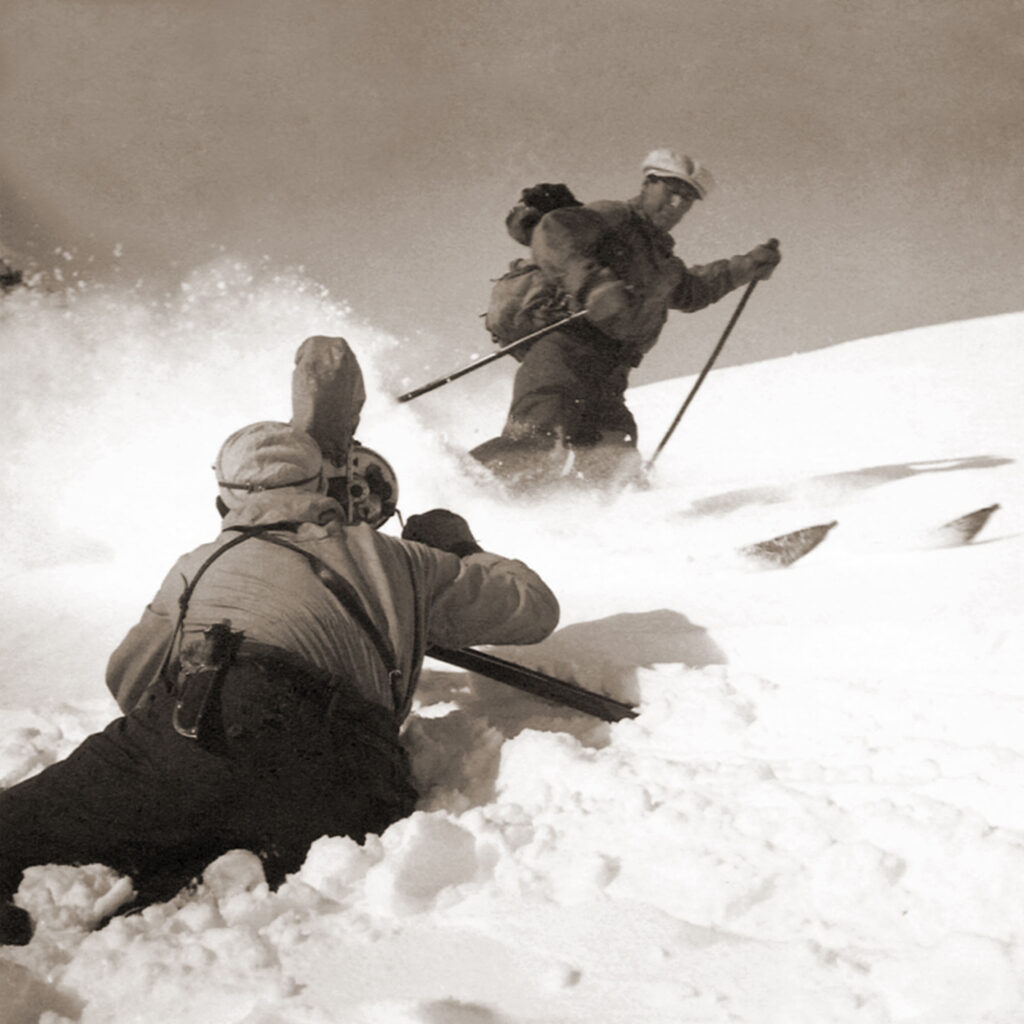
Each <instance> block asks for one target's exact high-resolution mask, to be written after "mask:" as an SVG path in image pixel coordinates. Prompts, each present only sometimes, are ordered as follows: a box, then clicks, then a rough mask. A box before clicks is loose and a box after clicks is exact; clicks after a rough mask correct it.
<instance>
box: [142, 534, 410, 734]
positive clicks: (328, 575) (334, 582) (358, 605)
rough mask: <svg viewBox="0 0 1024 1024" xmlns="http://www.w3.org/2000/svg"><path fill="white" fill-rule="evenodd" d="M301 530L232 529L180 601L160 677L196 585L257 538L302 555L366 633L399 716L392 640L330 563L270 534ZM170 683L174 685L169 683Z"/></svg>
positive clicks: (401, 693)
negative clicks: (222, 559) (226, 557)
mask: <svg viewBox="0 0 1024 1024" xmlns="http://www.w3.org/2000/svg"><path fill="white" fill-rule="evenodd" d="M297 528H298V524H297V523H268V524H266V525H264V526H234V527H230V529H232V530H236V531H238V536H237V537H233V538H232V539H231V540H229V541H228V542H227V543H226V544H222V545H221V546H220V547H219V548H217V550H216V551H214V552H213V554H212V555H210V557H209V558H207V559H206V561H205V562H203V564H202V565H201V566H200V567H199V568H198V569H197V570H196V574H195V576H193V577H192V579H191V581H188V582H187V583H186V585H185V589H184V590H183V591H182V594H181V597H180V598H178V609H179V611H178V621H177V624H176V625H175V627H174V633H173V634H172V635H171V642H170V643H169V644H168V646H167V653H166V654H165V655H164V661H163V664H162V665H161V666H160V676H163V677H164V678H165V680H166V672H167V667H168V665H169V664H170V661H171V653H172V651H173V650H174V645H175V643H176V642H177V640H178V638H179V636H180V635H181V634H182V633H183V631H184V626H185V615H186V613H187V612H188V605H189V601H190V600H191V599H192V594H193V592H194V591H195V589H196V584H198V582H199V579H200V577H201V576H202V575H203V573H205V572H206V570H207V569H208V568H209V567H210V566H211V565H212V564H213V563H214V562H215V561H216V560H217V559H218V558H220V556H221V555H223V554H224V553H225V552H226V551H228V550H229V549H230V548H233V547H235V546H236V545H238V544H241V543H242V542H243V541H246V540H249V539H250V538H252V537H255V538H257V539H258V540H263V541H266V542H267V543H268V544H276V545H277V546H278V547H282V548H288V549H289V550H291V551H294V552H296V553H297V554H299V555H302V557H303V558H305V559H306V561H307V562H308V563H309V565H310V568H311V569H312V570H313V572H314V574H315V575H316V577H317V579H319V580H320V582H321V583H323V585H324V586H325V587H326V588H327V589H328V590H329V591H330V592H331V593H332V594H333V595H334V597H335V598H336V599H337V600H338V602H339V603H340V604H341V606H342V607H343V608H344V609H345V611H347V612H348V614H349V616H350V617H351V618H352V621H353V622H355V623H356V625H357V626H359V627H360V628H361V629H362V631H363V632H364V633H365V634H366V637H367V639H368V640H369V641H370V643H371V644H372V645H373V648H374V650H375V651H376V652H377V655H378V657H379V658H380V660H381V664H382V665H383V666H384V670H385V671H386V672H387V676H388V685H389V686H390V689H391V700H392V703H393V704H394V708H395V712H396V714H397V713H398V712H399V711H400V710H401V708H402V705H403V702H404V701H405V697H406V695H405V692H404V691H405V687H404V686H403V685H402V682H403V680H402V670H401V669H400V668H399V667H398V658H397V657H396V655H395V650H394V647H393V646H392V644H391V641H390V639H389V638H388V637H387V636H386V635H385V634H384V633H382V632H381V631H380V630H379V629H378V628H377V625H376V623H375V622H374V621H373V619H372V618H370V613H369V612H368V611H367V610H366V608H365V606H364V605H363V602H362V601H361V600H360V597H359V594H358V593H357V592H356V590H355V588H354V587H353V586H352V584H351V583H349V581H348V580H346V579H345V578H344V577H343V576H341V575H339V574H338V573H337V572H335V571H334V570H333V569H332V568H331V567H330V566H329V565H328V564H327V563H326V562H324V561H323V560H322V559H320V558H317V556H316V555H314V554H312V553H311V552H309V551H305V550H303V549H302V548H300V547H299V546H298V545H297V544H292V543H290V542H289V541H286V540H284V538H282V537H271V536H269V535H268V533H267V531H269V530H292V531H295V530H296V529H297ZM167 682H168V683H170V682H171V681H170V680H167Z"/></svg>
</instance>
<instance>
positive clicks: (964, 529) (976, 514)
mask: <svg viewBox="0 0 1024 1024" xmlns="http://www.w3.org/2000/svg"><path fill="white" fill-rule="evenodd" d="M998 509H999V505H998V504H995V505H986V506H985V507H984V508H978V509H975V510H974V511H973V512H968V513H967V515H965V516H960V517H959V518H957V519H951V520H950V521H949V522H948V523H943V524H942V526H939V527H937V528H936V529H935V530H934V531H933V533H932V542H933V545H934V546H935V547H956V546H958V545H960V544H969V543H970V542H971V541H972V540H974V538H975V537H976V536H977V535H978V534H979V533H980V532H981V531H982V529H983V528H984V526H985V524H986V523H987V522H988V521H989V519H991V518H992V514H993V513H994V512H996V511H997V510H998Z"/></svg>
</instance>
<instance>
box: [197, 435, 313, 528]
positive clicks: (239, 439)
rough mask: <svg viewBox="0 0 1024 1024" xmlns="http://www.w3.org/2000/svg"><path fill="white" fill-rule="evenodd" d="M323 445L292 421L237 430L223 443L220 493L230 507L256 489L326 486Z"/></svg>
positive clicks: (218, 464)
mask: <svg viewBox="0 0 1024 1024" xmlns="http://www.w3.org/2000/svg"><path fill="white" fill-rule="evenodd" d="M322 466H323V456H322V455H321V453H320V446H319V445H318V444H317V443H316V441H314V440H313V438H311V437H310V436H309V434H307V433H306V432H305V431H303V430H299V429H297V428H296V427H293V426H291V425H290V424H288V423H275V422H273V421H264V422H261V423H251V424H249V426H247V427H242V429H241V430H236V431H235V432H234V433H233V434H232V435H231V436H230V437H229V438H228V439H227V440H226V441H225V442H224V444H223V445H221V449H220V453H219V454H218V455H217V462H216V463H215V465H214V467H213V468H214V470H215V471H216V473H217V484H218V486H219V487H220V496H221V499H222V500H223V502H224V504H225V505H227V506H228V508H235V507H236V506H237V505H240V504H241V503H242V502H243V501H245V499H246V498H247V497H248V496H249V495H250V494H252V493H253V492H254V491H272V490H278V489H280V488H283V487H294V488H296V489H297V490H301V491H319V490H321V489H322V487H323V482H322V476H321V468H322Z"/></svg>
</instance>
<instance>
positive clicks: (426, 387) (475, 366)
mask: <svg viewBox="0 0 1024 1024" xmlns="http://www.w3.org/2000/svg"><path fill="white" fill-rule="evenodd" d="M586 315H587V310H585V309H581V310H580V311H579V312H578V313H573V314H572V315H571V316H567V317H566V318H565V319H564V320H559V321H558V322H557V323H553V324H548V326H547V327H542V328H541V329H540V330H539V331H533V332H532V333H531V334H527V335H525V336H524V337H522V338H517V339H516V340H515V341H513V342H512V343H511V344H510V345H506V346H505V347H504V348H501V349H498V351H497V352H492V353H491V354H490V355H489V356H484V357H483V358H482V359H477V360H476V361H475V362H472V363H470V364H469V365H468V366H463V367H462V368H461V369H459V370H455V372H454V373H449V374H448V375H447V376H445V377H438V378H437V379H436V380H432V381H430V383H429V384H422V385H421V386H420V387H418V388H413V389H412V391H406V393H405V394H404V395H399V396H398V401H399V402H408V401H411V400H412V399H413V398H419V396H420V395H425V394H426V393H427V392H428V391H433V390H434V389H435V388H439V387H443V386H444V385H445V384H450V383H451V382H452V381H453V380H458V379H459V377H464V376H465V375H466V374H467V373H472V372H473V371H474V370H479V369H480V367H481V366H486V365H487V364H488V363H493V362H494V360H495V359H500V358H501V357H502V356H507V355H508V354H509V353H510V352H514V351H515V350H516V349H517V348H520V347H521V346H523V345H525V344H526V343H527V342H530V341H536V340H537V339H538V338H543V337H544V335H545V334H550V333H551V332H552V331H557V330H559V329H560V328H562V327H565V325H566V324H569V323H571V322H572V321H573V320H579V318H580V317H583V316H586Z"/></svg>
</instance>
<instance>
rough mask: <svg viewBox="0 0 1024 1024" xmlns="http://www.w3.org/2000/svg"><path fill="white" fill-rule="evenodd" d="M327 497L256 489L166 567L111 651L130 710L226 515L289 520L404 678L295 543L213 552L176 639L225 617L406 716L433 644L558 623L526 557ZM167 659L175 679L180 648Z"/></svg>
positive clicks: (511, 639)
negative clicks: (461, 544)
mask: <svg viewBox="0 0 1024 1024" xmlns="http://www.w3.org/2000/svg"><path fill="white" fill-rule="evenodd" d="M340 514H341V510H340V507H339V506H338V505H337V503H336V502H334V501H333V500H332V499H330V498H327V497H324V496H323V495H319V494H313V493H305V492H294V491H291V492H288V493H284V492H281V491H276V492H275V491H264V492H259V493H256V494H253V495H252V497H251V498H249V499H248V500H247V501H245V502H244V503H243V504H242V505H240V506H239V507H237V508H235V509H233V510H232V511H231V512H229V513H228V515H227V516H226V517H225V519H224V523H223V526H224V529H225V532H222V533H221V535H220V536H219V537H218V538H217V540H215V541H214V542H213V543H212V544H205V545H203V546H202V547H199V548H196V549H195V550H194V551H192V552H190V553H189V554H187V555H184V556H183V557H182V558H180V559H179V560H178V562H177V563H176V564H175V566H174V567H173V568H172V569H171V571H170V572H169V573H168V574H167V577H166V578H165V579H164V582H163V584H162V585H161V587H160V589H159V591H158V592H157V595H156V597H155V598H154V599H153V601H152V603H151V604H150V605H149V606H148V607H147V608H146V610H145V612H144V613H143V615H142V618H141V620H140V621H139V622H138V624H137V625H135V626H134V627H132V629H131V630H130V631H129V633H128V635H127V636H126V637H125V639H124V640H123V641H122V642H121V644H120V645H119V646H118V648H117V649H116V650H115V651H114V653H113V655H112V656H111V658H110V662H109V664H108V667H107V686H108V687H109V688H110V690H111V692H112V693H113V694H114V696H115V698H116V699H117V702H118V704H119V705H120V707H121V709H122V710H123V711H124V712H125V713H127V712H128V711H129V710H131V709H132V708H133V707H134V706H135V705H136V704H137V703H138V701H139V700H140V699H141V698H142V696H143V695H144V694H145V693H146V692H147V691H148V690H149V689H150V687H152V686H153V685H155V684H157V682H158V679H159V677H160V671H161V666H162V664H163V662H164V659H165V656H166V655H167V652H168V649H169V646H170V645H171V643H172V638H173V634H174V631H175V626H176V623H177V620H178V609H179V604H178V601H179V598H180V597H181V595H182V593H183V591H184V588H185V586H186V581H191V580H192V579H193V578H194V577H195V575H196V571H197V569H198V568H199V567H200V566H201V565H202V564H203V563H204V562H205V561H206V560H207V559H208V558H209V556H210V555H211V554H212V553H213V552H214V551H215V550H217V549H218V548H220V547H222V546H223V545H224V544H226V543H227V542H228V541H230V540H231V539H232V538H234V537H235V536H237V534H236V533H235V532H231V531H230V530H229V528H230V527H232V526H258V525H263V524H277V523H292V524H298V525H297V529H294V530H289V529H281V530H280V531H278V532H277V534H276V535H278V536H280V537H282V538H284V539H286V540H288V541H289V542H290V543H292V544H296V545H297V546H299V547H300V548H302V549H303V550H304V551H307V552H309V553H310V554H312V555H315V556H316V557H317V558H319V559H321V560H322V561H323V562H325V563H326V564H327V565H328V566H329V567H330V568H331V569H333V570H334V571H335V572H337V573H338V574H339V575H341V576H342V577H344V579H346V580H348V582H349V583H350V584H351V585H352V586H353V587H354V588H355V590H356V591H357V593H358V595H359V597H360V598H361V600H362V602H363V605H364V607H365V609H366V611H367V612H368V613H369V615H370V617H371V619H372V620H373V621H374V623H375V624H376V626H377V628H378V630H380V631H381V632H382V633H384V634H385V635H386V636H387V637H389V639H390V642H391V645H392V647H393V649H394V651H395V654H396V658H397V663H398V667H399V668H400V669H401V671H402V680H403V690H402V692H400V693H399V694H398V695H397V696H394V695H393V694H392V689H391V686H390V683H389V679H388V674H387V671H386V669H385V667H384V665H383V663H382V661H381V659H380V657H379V655H378V654H377V652H376V650H375V648H374V646H373V644H372V643H371V641H370V640H369V639H368V637H367V636H366V634H365V633H364V632H363V630H362V629H361V628H360V627H358V626H357V625H355V624H354V623H353V621H352V619H351V618H350V617H349V615H348V613H347V612H346V611H345V610H344V609H343V607H342V606H341V604H340V603H339V601H338V600H337V598H336V597H335V596H334V595H333V594H332V593H331V592H330V591H329V590H328V589H327V587H326V586H325V585H324V584H323V583H322V582H321V581H320V579H319V578H318V577H317V576H316V574H315V573H314V571H313V569H312V567H311V565H310V563H309V562H308V561H307V559H305V558H303V557H302V555H300V554H298V553H297V552H294V551H290V550H287V549H285V548H282V547H278V546H277V545H274V544H270V543H267V542H266V541H262V540H260V539H258V538H251V539H248V540H246V541H244V542H242V543H239V544H237V545H235V546H234V547H233V548H232V549H231V550H229V551H226V552H225V553H224V554H223V555H221V556H220V557H218V558H217V559H216V560H215V561H214V562H213V563H212V564H211V565H210V566H209V567H208V568H207V569H206V571H205V572H204V573H203V575H202V577H201V579H200V581H199V583H198V584H197V586H196V588H195V590H194V593H193V594H192V596H191V598H190V601H189V604H188V614H187V617H186V620H185V622H186V625H185V639H184V643H185V644H188V642H189V639H190V638H194V637H195V636H197V635H198V634H199V633H200V632H201V631H202V630H204V629H205V628H207V627H208V626H210V625H212V624H214V623H217V622H221V621H224V620H229V621H230V623H231V626H232V628H233V629H235V630H242V631H244V633H245V636H246V638H247V639H249V640H252V641H256V642H258V643H261V644H269V645H271V646H273V647H277V648H282V649H284V650H285V651H287V652H289V653H290V654H292V655H294V656H296V657H298V658H299V659H301V660H302V661H304V662H306V663H308V664H310V665H312V666H315V667H317V668H320V669H326V670H327V671H329V672H331V673H332V674H335V675H338V676H341V677H342V678H345V679H348V680H350V681H351V683H352V685H353V686H354V687H355V688H356V689H357V691H358V693H359V694H360V695H361V696H362V697H364V698H366V699H367V700H369V701H372V702H373V703H375V704H378V705H381V706H383V707H385V708H387V709H388V710H390V711H391V712H393V714H394V715H395V718H396V720H398V721H401V720H402V718H404V717H405V715H406V714H407V713H408V710H409V705H410V703H411V700H412V694H413V689H414V687H415V682H416V678H417V675H418V673H419V670H420V666H421V663H422V661H423V657H424V652H425V651H426V649H427V647H428V646H430V645H437V646H441V647H450V648H457V647H464V646H467V645H471V644H523V643H527V644H528V643H536V642H538V641H540V640H542V639H544V637H546V636H547V635H548V634H549V633H551V631H552V630H553V629H554V628H555V626H556V625H557V623H558V614H559V610H558V602H557V600H556V599H555V596H554V595H553V594H552V593H551V591H550V590H549V589H548V587H547V586H546V585H545V584H544V582H543V581H542V580H541V579H540V577H538V576H537V574H536V573H534V572H533V571H532V570H531V569H530V568H529V567H528V566H526V565H524V564H523V563H522V562H519V561H515V560H513V559H508V558H503V557H501V556H500V555H496V554H491V553H489V552H481V553H479V554H473V555H469V556H467V557H465V558H458V557H456V556H455V555H452V554H448V553H447V552H444V551H439V550H437V549H435V548H431V547H427V546H426V545H424V544H419V543H415V542H412V541H404V540H399V539H398V538H395V537H390V536H387V535H385V534H381V533H379V532H376V531H375V530H373V529H372V528H371V527H369V526H367V525H365V524H363V525H359V526H348V525H345V524H344V522H343V521H342V520H341V518H340ZM179 649H180V644H175V645H174V650H173V652H172V653H171V657H170V660H169V665H168V673H167V674H168V675H169V677H170V678H173V677H174V673H175V671H176V669H177V662H176V658H177V652H178V650H179Z"/></svg>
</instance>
